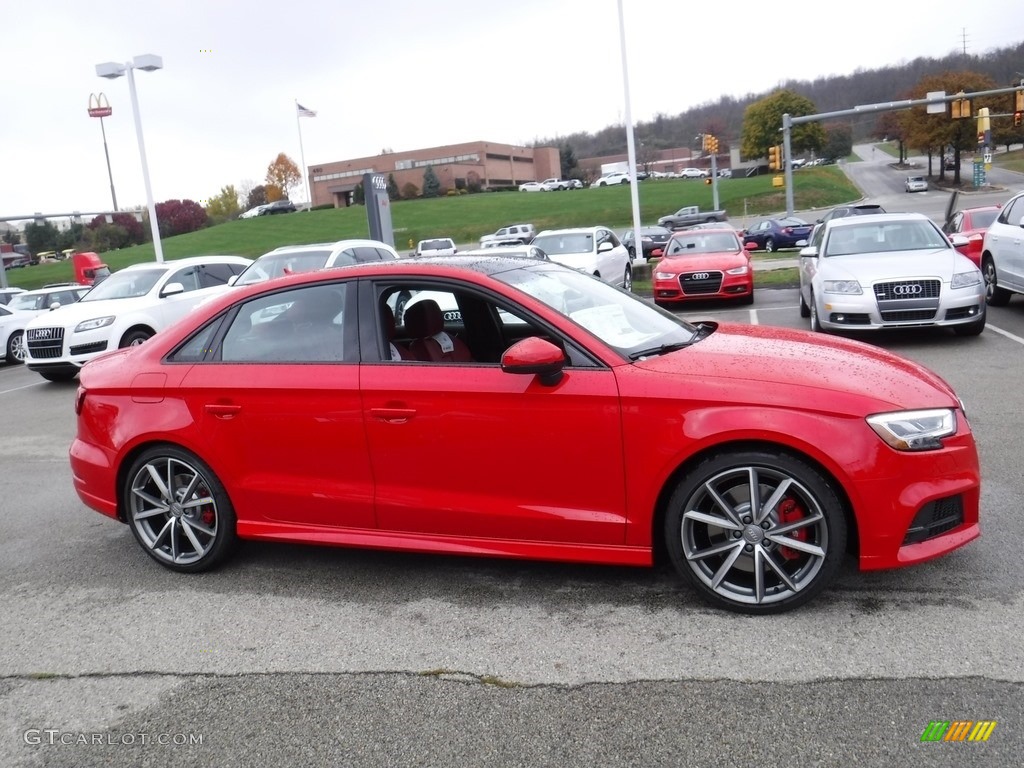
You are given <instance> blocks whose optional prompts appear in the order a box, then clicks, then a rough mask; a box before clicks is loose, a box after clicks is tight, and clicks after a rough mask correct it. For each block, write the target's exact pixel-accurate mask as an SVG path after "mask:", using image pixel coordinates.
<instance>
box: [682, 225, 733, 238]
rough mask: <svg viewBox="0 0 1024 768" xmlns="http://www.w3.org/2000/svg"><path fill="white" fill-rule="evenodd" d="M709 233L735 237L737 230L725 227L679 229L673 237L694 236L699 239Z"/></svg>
mask: <svg viewBox="0 0 1024 768" xmlns="http://www.w3.org/2000/svg"><path fill="white" fill-rule="evenodd" d="M708 232H711V233H712V234H715V233H718V232H726V233H727V234H730V235H735V234H736V230H735V229H733V228H732V227H724V226H723V227H707V228H704V229H677V230H675V231H674V232H673V233H672V237H687V236H690V235H692V236H694V237H697V236H700V237H704V236H705V235H706V234H707V233H708Z"/></svg>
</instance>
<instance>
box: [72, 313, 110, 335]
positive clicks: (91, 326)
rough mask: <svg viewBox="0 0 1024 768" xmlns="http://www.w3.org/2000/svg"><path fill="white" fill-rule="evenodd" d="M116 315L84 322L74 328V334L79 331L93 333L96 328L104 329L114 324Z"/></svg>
mask: <svg viewBox="0 0 1024 768" xmlns="http://www.w3.org/2000/svg"><path fill="white" fill-rule="evenodd" d="M115 317H116V315H107V316H106V317H94V318H93V319H92V320H84V321H83V322H81V323H79V324H78V325H76V326H75V333H78V332H79V331H95V330H96V329H97V328H105V327H106V326H108V325H110V324H111V323H112V322H114V318H115Z"/></svg>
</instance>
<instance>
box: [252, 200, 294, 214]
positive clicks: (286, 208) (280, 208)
mask: <svg viewBox="0 0 1024 768" xmlns="http://www.w3.org/2000/svg"><path fill="white" fill-rule="evenodd" d="M275 213H295V203H293V202H292V201H291V200H275V201H274V202H272V203H267V204H266V205H264V206H263V207H262V208H261V209H260V212H259V213H257V214H256V215H257V216H270V215H272V214H275Z"/></svg>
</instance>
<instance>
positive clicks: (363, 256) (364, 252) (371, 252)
mask: <svg viewBox="0 0 1024 768" xmlns="http://www.w3.org/2000/svg"><path fill="white" fill-rule="evenodd" d="M353 250H354V251H355V258H356V261H360V262H363V261H380V251H378V250H377V249H376V248H373V247H370V246H366V245H359V246H356V247H355V248H354V249H353Z"/></svg>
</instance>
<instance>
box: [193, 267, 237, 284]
mask: <svg viewBox="0 0 1024 768" xmlns="http://www.w3.org/2000/svg"><path fill="white" fill-rule="evenodd" d="M232 266H234V265H232V264H204V265H203V266H201V267H200V268H199V283H200V285H201V286H202V287H203V288H214V287H216V286H219V285H227V284H228V280H229V279H230V278H231V276H232V275H234V274H236V273H235V272H232V271H231V267H232Z"/></svg>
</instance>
